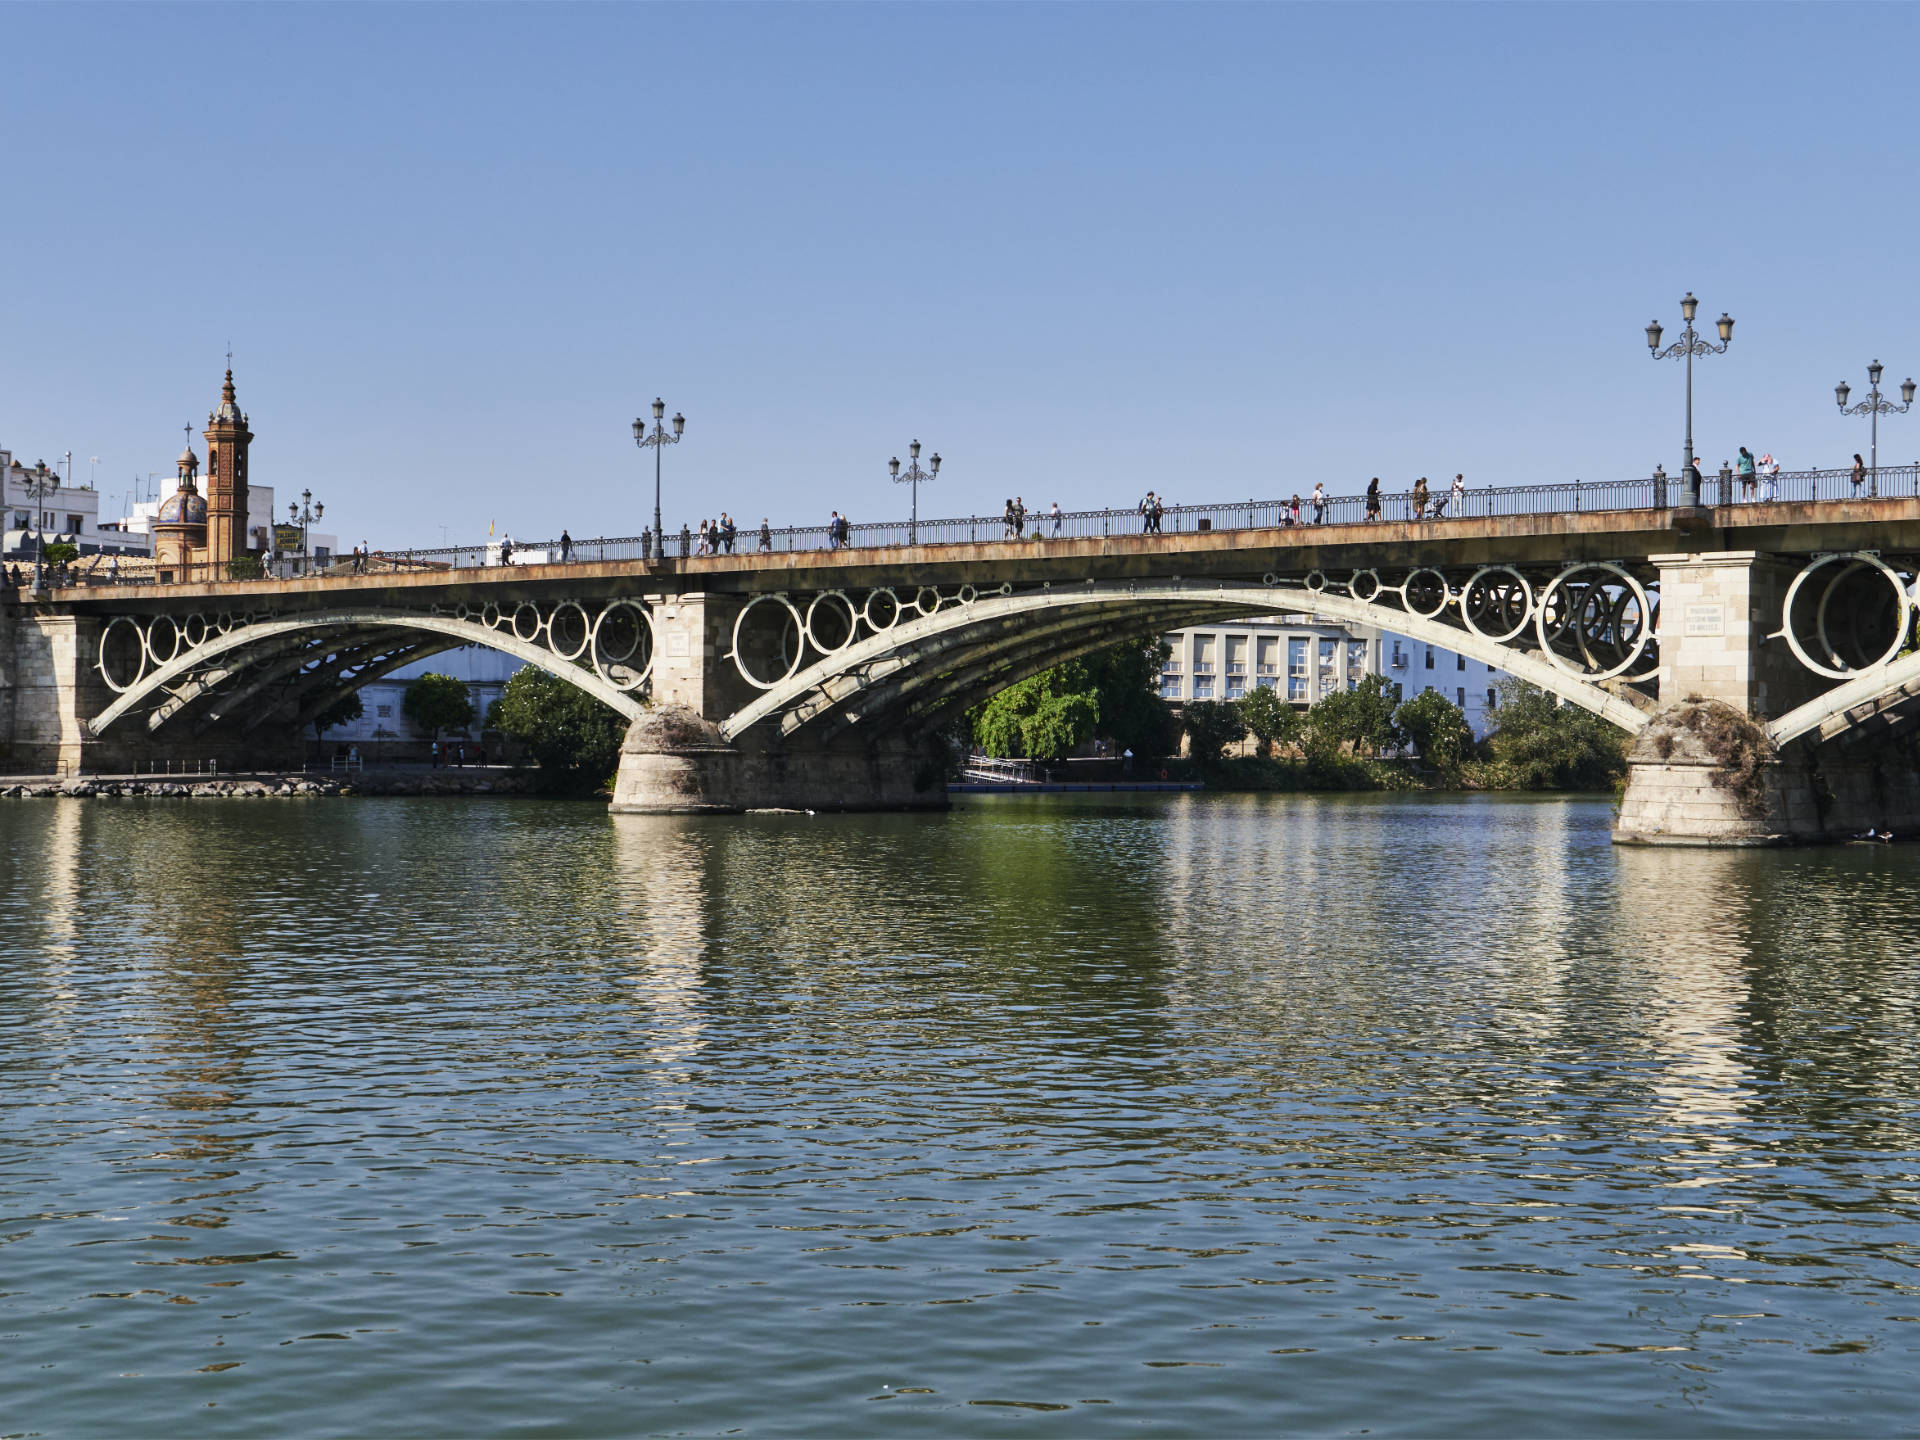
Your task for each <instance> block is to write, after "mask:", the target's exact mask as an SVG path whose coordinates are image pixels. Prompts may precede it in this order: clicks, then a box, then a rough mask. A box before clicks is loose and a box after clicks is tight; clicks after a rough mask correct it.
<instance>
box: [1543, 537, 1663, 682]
mask: <svg viewBox="0 0 1920 1440" xmlns="http://www.w3.org/2000/svg"><path fill="white" fill-rule="evenodd" d="M1589 571H1599V572H1601V573H1602V574H1605V575H1610V576H1612V577H1613V579H1612V582H1611V583H1615V584H1618V585H1619V586H1620V587H1621V589H1622V591H1623V593H1622V594H1621V595H1620V596H1618V597H1617V598H1616V597H1614V596H1612V595H1610V594H1609V593H1608V592H1607V590H1606V588H1605V585H1606V583H1608V582H1598V583H1588V584H1586V585H1582V586H1574V585H1569V584H1567V583H1566V582H1567V581H1569V580H1571V579H1572V578H1573V577H1574V576H1577V575H1584V574H1586V573H1587V572H1589ZM1575 590H1578V591H1579V596H1578V599H1577V600H1571V601H1568V600H1563V601H1562V602H1561V603H1560V604H1559V605H1558V606H1556V605H1555V603H1554V602H1555V599H1556V597H1559V596H1561V595H1562V594H1563V592H1566V593H1569V594H1570V593H1571V592H1573V591H1575ZM1596 599H1598V600H1599V601H1600V602H1601V604H1602V609H1601V610H1600V611H1599V612H1598V621H1599V623H1598V624H1589V613H1590V611H1591V607H1592V603H1593V601H1594V600H1596ZM1629 602H1631V603H1632V604H1634V605H1636V606H1637V607H1638V609H1639V618H1638V620H1637V622H1636V623H1635V624H1634V627H1633V632H1634V633H1633V642H1632V643H1631V644H1630V645H1627V646H1626V647H1625V648H1626V655H1625V658H1624V659H1621V660H1619V661H1617V662H1616V663H1614V664H1613V665H1611V666H1607V665H1605V663H1604V662H1605V661H1606V659H1607V658H1608V657H1606V656H1604V655H1600V656H1596V655H1595V654H1594V645H1595V644H1602V643H1603V644H1607V645H1609V646H1610V647H1611V648H1612V649H1613V651H1614V652H1615V653H1616V654H1618V653H1619V651H1620V649H1621V646H1622V640H1621V629H1622V626H1623V625H1624V623H1625V616H1626V607H1627V605H1628V603H1629ZM1652 619H1653V606H1652V604H1651V602H1650V601H1649V600H1648V599H1647V591H1646V587H1645V586H1643V585H1642V584H1641V583H1640V582H1639V581H1638V580H1636V579H1634V578H1633V576H1631V575H1629V574H1628V573H1627V572H1626V571H1625V570H1623V569H1621V568H1620V567H1619V566H1618V565H1614V564H1610V563H1608V562H1606V561H1600V560H1595V561H1590V562H1586V563H1583V564H1579V565H1569V566H1568V567H1567V568H1566V569H1564V570H1562V571H1561V572H1560V573H1559V574H1558V575H1556V576H1554V577H1553V579H1552V580H1550V581H1549V582H1547V588H1546V589H1544V590H1542V591H1541V592H1540V603H1539V605H1538V606H1537V607H1536V608H1535V611H1534V620H1533V632H1534V634H1535V635H1537V636H1538V637H1539V638H1540V648H1541V650H1542V651H1544V652H1545V653H1546V657H1547V659H1548V660H1550V661H1552V662H1553V666H1554V668H1555V669H1556V670H1559V671H1560V672H1561V673H1562V674H1565V675H1577V676H1579V677H1580V678H1581V679H1583V680H1611V679H1613V678H1614V677H1615V676H1616V675H1624V674H1626V673H1627V672H1628V671H1629V670H1631V669H1632V668H1633V667H1634V666H1635V665H1637V664H1639V663H1640V657H1641V656H1642V655H1644V654H1646V653H1647V644H1648V642H1649V641H1651V640H1652V639H1653V625H1652V623H1651V622H1652ZM1569 630H1571V631H1572V632H1573V637H1574V643H1576V644H1577V645H1579V647H1580V655H1581V658H1582V659H1583V660H1585V661H1586V662H1587V664H1586V665H1585V666H1578V665H1575V664H1573V663H1572V660H1571V658H1570V657H1568V656H1565V655H1563V654H1561V653H1560V651H1559V650H1557V649H1555V648H1554V643H1553V642H1554V641H1555V640H1558V639H1561V638H1562V637H1563V636H1565V635H1566V633H1567V632H1568V631H1569ZM1596 632H1597V633H1596Z"/></svg>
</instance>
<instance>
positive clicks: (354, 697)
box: [313, 690, 367, 738]
mask: <svg viewBox="0 0 1920 1440" xmlns="http://www.w3.org/2000/svg"><path fill="white" fill-rule="evenodd" d="M366 713H367V707H366V706H365V705H363V704H361V703H360V692H359V691H358V690H350V691H348V692H347V693H346V694H345V695H342V696H341V697H340V698H339V699H338V700H336V701H334V702H333V704H331V705H329V706H328V707H327V708H326V709H324V710H322V711H321V712H320V713H319V714H318V715H316V716H314V717H313V733H314V734H315V735H316V736H319V737H322V738H324V737H325V735H326V733H327V731H329V730H331V729H333V728H334V727H335V726H336V725H351V724H352V723H353V722H354V721H355V720H358V719H359V718H360V717H361V716H362V715H364V714H366Z"/></svg>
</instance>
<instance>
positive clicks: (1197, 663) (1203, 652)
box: [1193, 635, 1219, 675]
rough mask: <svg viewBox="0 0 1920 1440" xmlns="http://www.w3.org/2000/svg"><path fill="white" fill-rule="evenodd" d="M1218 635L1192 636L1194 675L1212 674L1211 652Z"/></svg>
mask: <svg viewBox="0 0 1920 1440" xmlns="http://www.w3.org/2000/svg"><path fill="white" fill-rule="evenodd" d="M1218 638H1219V637H1218V636H1214V635H1196V636H1194V637H1193V673H1194V674H1196V675H1211V674H1213V652H1214V647H1215V642H1216V641H1217V640H1218Z"/></svg>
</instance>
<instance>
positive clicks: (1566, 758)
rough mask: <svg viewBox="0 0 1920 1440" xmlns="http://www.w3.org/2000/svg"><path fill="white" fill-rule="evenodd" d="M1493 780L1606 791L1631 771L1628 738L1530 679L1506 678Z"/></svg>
mask: <svg viewBox="0 0 1920 1440" xmlns="http://www.w3.org/2000/svg"><path fill="white" fill-rule="evenodd" d="M1499 691H1500V703H1499V704H1498V705H1496V706H1495V707H1494V710H1493V717H1492V718H1493V723H1494V725H1495V726H1496V727H1497V728H1496V729H1495V731H1494V733H1493V736H1492V737H1491V739H1490V740H1489V742H1488V746H1489V748H1490V749H1491V750H1492V752H1493V758H1494V770H1493V773H1492V775H1490V776H1489V777H1488V778H1489V779H1491V780H1492V781H1493V782H1494V783H1496V784H1502V785H1507V786H1511V787H1513V788H1515V789H1520V790H1605V789H1607V788H1609V787H1610V786H1611V785H1612V784H1613V782H1614V781H1615V780H1617V779H1618V778H1620V777H1621V776H1623V775H1625V774H1626V772H1627V745H1626V737H1625V736H1624V735H1623V734H1621V732H1620V731H1618V730H1616V729H1615V728H1614V727H1613V726H1612V725H1609V724H1608V723H1607V722H1606V721H1605V720H1602V719H1601V718H1600V717H1599V716H1598V715H1595V714H1592V713H1591V712H1589V711H1586V710H1582V709H1580V708H1578V707H1577V706H1572V705H1561V704H1560V703H1559V702H1558V701H1557V700H1555V699H1554V697H1553V696H1551V695H1549V694H1547V692H1546V691H1544V690H1541V689H1540V688H1538V687H1537V686H1533V685H1529V684H1527V683H1526V682H1525V681H1524V680H1517V679H1513V678H1511V677H1509V678H1508V679H1506V680H1503V681H1501V682H1500V686H1499Z"/></svg>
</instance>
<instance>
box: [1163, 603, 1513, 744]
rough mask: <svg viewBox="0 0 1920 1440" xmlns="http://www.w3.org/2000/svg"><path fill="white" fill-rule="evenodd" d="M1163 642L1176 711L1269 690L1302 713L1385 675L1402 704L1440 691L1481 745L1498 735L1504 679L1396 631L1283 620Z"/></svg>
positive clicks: (1181, 634)
mask: <svg viewBox="0 0 1920 1440" xmlns="http://www.w3.org/2000/svg"><path fill="white" fill-rule="evenodd" d="M1163 638H1164V639H1165V641H1166V643H1167V645H1168V646H1169V647H1170V648H1171V650H1172V653H1171V654H1170V655H1169V656H1168V658H1167V660H1166V661H1165V663H1164V664H1163V665H1162V667H1161V671H1160V698H1161V699H1162V700H1165V701H1168V702H1170V703H1173V704H1179V703H1182V702H1184V701H1188V700H1244V699H1245V698H1246V697H1247V693H1248V691H1249V690H1251V689H1253V688H1254V687H1256V686H1265V687H1267V688H1268V689H1271V690H1274V691H1277V692H1278V693H1279V695H1280V696H1281V698H1282V699H1284V700H1286V701H1287V702H1288V703H1289V704H1292V705H1295V706H1297V707H1299V708H1300V709H1303V710H1304V709H1306V708H1307V707H1308V706H1310V705H1311V704H1313V702H1314V701H1316V700H1318V699H1320V698H1321V697H1322V696H1325V695H1331V694H1332V693H1333V692H1334V691H1336V690H1351V689H1353V688H1354V687H1355V686H1356V685H1358V684H1359V683H1360V682H1361V680H1363V679H1364V678H1366V677H1367V676H1368V675H1380V676H1382V677H1384V678H1385V679H1386V680H1387V681H1388V683H1390V684H1391V685H1392V686H1393V687H1394V690H1395V694H1396V696H1397V697H1398V698H1399V699H1402V700H1408V699H1411V698H1412V697H1413V696H1415V695H1418V694H1420V693H1421V692H1422V691H1426V690H1437V691H1439V692H1440V693H1441V694H1442V695H1444V696H1446V698H1447V699H1449V700H1451V701H1452V702H1453V703H1454V704H1455V705H1458V706H1459V707H1460V709H1461V711H1462V712H1463V713H1464V714H1465V715H1466V717H1467V723H1468V724H1469V725H1471V726H1472V727H1473V733H1474V736H1475V737H1476V738H1479V737H1481V736H1484V735H1485V734H1486V733H1487V732H1488V731H1489V730H1490V729H1492V728H1493V722H1492V719H1491V712H1492V711H1493V709H1494V706H1495V705H1496V704H1497V702H1498V698H1499V697H1498V694H1497V690H1498V686H1499V682H1500V680H1501V678H1502V675H1503V672H1501V671H1499V670H1496V669H1494V668H1493V667H1492V666H1491V665H1487V664H1485V663H1483V662H1481V661H1478V660H1470V659H1468V658H1467V657H1466V656H1465V655H1461V654H1459V653H1458V652H1456V651H1452V650H1447V649H1444V648H1442V647H1440V646H1437V645H1429V644H1427V643H1426V642H1425V641H1416V640H1412V639H1409V638H1408V637H1406V636H1404V635H1398V634H1395V633H1394V632H1393V631H1391V630H1381V629H1376V628H1374V627H1371V626H1361V627H1353V628H1349V627H1346V626H1342V625H1332V624H1327V623H1325V622H1323V621H1318V620H1315V619H1314V618H1313V617H1312V616H1309V615H1277V616H1258V617H1253V618H1249V619H1245V620H1231V621H1225V622H1222V623H1219V624H1214V625H1193V626H1189V627H1187V628H1186V629H1184V630H1175V631H1172V632H1170V633H1169V634H1167V635H1166V636H1164V637H1163Z"/></svg>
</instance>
